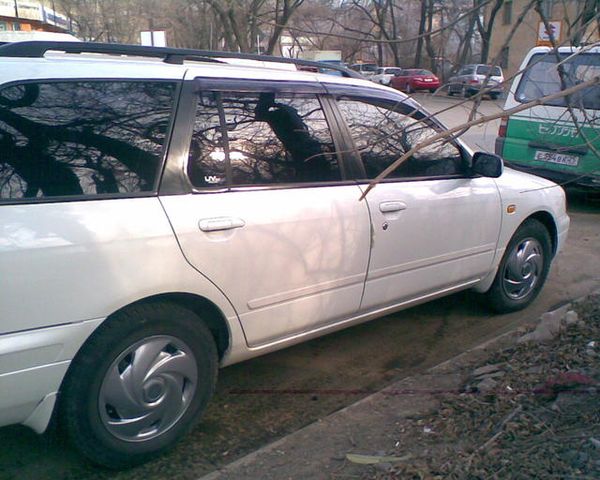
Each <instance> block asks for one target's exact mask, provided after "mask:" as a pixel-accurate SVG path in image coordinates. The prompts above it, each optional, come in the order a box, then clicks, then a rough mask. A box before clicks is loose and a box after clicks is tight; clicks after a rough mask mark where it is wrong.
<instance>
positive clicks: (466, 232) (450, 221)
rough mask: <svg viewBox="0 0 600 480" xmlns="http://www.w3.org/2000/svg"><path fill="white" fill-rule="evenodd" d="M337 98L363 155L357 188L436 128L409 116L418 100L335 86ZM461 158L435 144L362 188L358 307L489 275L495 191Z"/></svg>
mask: <svg viewBox="0 0 600 480" xmlns="http://www.w3.org/2000/svg"><path fill="white" fill-rule="evenodd" d="M336 99H337V105H338V108H339V109H340V112H341V115H342V116H343V117H344V118H345V119H346V122H347V123H348V128H349V131H350V135H351V136H352V138H353V140H354V146H355V147H356V151H358V152H360V155H361V163H362V165H363V166H364V169H365V170H364V176H363V179H364V180H362V181H361V182H360V183H361V187H362V188H363V189H364V188H366V186H367V184H368V180H370V179H373V178H375V177H376V176H377V175H378V174H379V173H381V172H382V171H383V170H384V169H385V168H386V167H387V166H388V165H389V164H391V163H392V162H393V161H394V160H396V159H397V158H399V157H400V156H401V155H402V154H403V153H404V152H405V151H407V149H410V148H411V147H412V146H415V145H416V144H418V143H420V142H422V141H423V140H425V139H426V138H427V137H428V136H431V135H433V134H434V133H436V131H437V130H439V129H438V128H437V127H435V125H434V124H432V123H430V122H427V123H425V124H423V123H419V122H417V121H416V120H415V119H414V118H411V117H409V116H408V113H409V112H411V111H414V109H415V107H416V105H415V104H413V103H412V102H411V103H409V104H403V103H402V101H403V99H402V98H395V99H394V98H393V97H392V98H388V99H385V98H381V97H374V96H372V93H371V92H369V91H365V92H348V93H345V92H343V91H340V93H339V94H338V95H336ZM398 100H400V101H398ZM417 118H418V116H417ZM348 148H349V149H350V148H351V147H348ZM464 162H465V158H464V157H463V152H461V151H460V150H459V149H458V148H457V146H456V145H455V144H453V143H446V144H442V143H439V142H438V143H437V144H434V145H432V146H430V147H427V148H425V149H424V150H422V151H421V152H418V153H416V154H415V155H413V157H411V158H410V159H409V160H408V161H406V162H405V163H404V164H403V165H402V166H400V167H399V168H398V169H397V170H396V171H395V172H393V173H392V174H391V175H390V176H389V178H387V179H386V180H384V181H382V182H381V183H379V184H378V185H377V186H376V187H375V188H374V189H373V190H371V191H370V192H369V193H368V195H367V196H366V202H367V204H368V206H369V211H370V214H371V228H372V243H371V258H370V262H369V271H368V275H367V282H366V285H365V293H364V296H363V301H362V304H361V309H362V310H372V309H376V308H384V307H386V306H390V305H394V304H399V303H404V302H410V301H414V300H416V299H420V298H427V297H429V296H431V295H435V294H439V293H444V292H449V291H452V290H454V289H459V288H464V287H466V286H469V285H472V284H474V283H476V282H477V281H478V280H479V279H481V278H483V277H484V276H485V275H486V274H487V273H488V272H489V270H490V268H491V264H492V261H493V258H494V255H495V250H496V243H497V240H498V234H499V230H500V221H501V205H500V196H499V193H498V190H497V188H496V184H495V182H494V181H493V179H490V178H472V177H470V176H469V175H468V174H467V173H466V170H465V164H464Z"/></svg>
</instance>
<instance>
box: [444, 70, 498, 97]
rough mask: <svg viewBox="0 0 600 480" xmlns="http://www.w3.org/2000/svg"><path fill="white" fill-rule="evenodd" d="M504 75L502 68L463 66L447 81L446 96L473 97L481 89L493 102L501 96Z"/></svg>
mask: <svg viewBox="0 0 600 480" xmlns="http://www.w3.org/2000/svg"><path fill="white" fill-rule="evenodd" d="M503 82H504V74H503V73H502V68H500V67H498V66H492V65H484V64H473V65H465V66H464V67H462V68H461V69H460V70H459V71H458V73H457V74H456V75H455V76H453V77H451V78H450V79H449V80H448V95H450V96H452V95H455V94H459V95H462V96H464V97H467V96H471V95H475V94H477V93H479V92H480V91H481V90H482V89H484V90H485V91H486V94H488V95H489V96H490V98H492V99H493V100H495V99H496V98H498V97H499V96H500V95H502V92H503V86H502V83H503Z"/></svg>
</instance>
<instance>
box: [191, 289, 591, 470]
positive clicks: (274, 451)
mask: <svg viewBox="0 0 600 480" xmlns="http://www.w3.org/2000/svg"><path fill="white" fill-rule="evenodd" d="M596 293H600V290H597V291H594V292H591V293H590V294H588V295H585V296H583V297H581V298H578V299H575V300H571V301H570V302H568V303H566V304H563V305H561V306H559V307H558V308H555V309H554V310H550V311H548V312H546V313H549V314H553V313H557V312H560V311H563V310H565V309H569V308H570V307H572V306H573V304H575V303H578V302H580V301H582V300H584V299H586V298H588V297H590V296H591V295H593V294H596ZM540 319H541V316H540V317H538V318H537V319H535V320H533V319H532V320H531V321H528V322H526V323H525V325H528V324H535V323H539V322H540ZM522 329H523V325H520V326H519V327H516V328H513V329H512V330H510V331H508V332H505V333H502V334H500V335H498V336H496V337H493V338H491V339H489V340H487V341H485V342H483V343H481V344H479V345H477V346H475V347H472V348H470V349H468V350H466V351H465V352H462V353H460V354H458V355H456V356H454V357H452V358H450V359H448V360H445V361H444V362H441V363H439V364H437V365H435V366H433V367H430V368H428V369H426V370H424V371H423V372H421V373H419V374H417V375H409V376H407V377H404V378H402V379H399V380H397V381H395V382H394V383H392V384H391V385H388V386H387V387H385V388H383V389H382V390H380V391H378V392H375V393H373V394H371V395H369V396H367V397H365V398H362V399H361V400H358V401H357V402H354V403H352V404H350V405H348V406H346V407H344V408H342V409H341V410H337V411H335V412H333V413H331V414H330V415H327V416H326V417H324V418H322V419H319V420H317V421H315V422H313V423H310V424H308V425H306V426H304V427H302V428H301V429H299V430H297V431H295V432H292V433H290V434H288V435H285V436H284V437H282V438H280V439H278V440H275V441H274V442H271V443H269V444H267V445H265V446H264V447H261V448H259V449H258V450H255V451H254V452H251V453H249V454H246V455H244V456H243V457H241V458H239V459H238V460H235V461H233V462H232V463H229V464H227V465H224V466H223V467H221V468H220V469H218V470H215V471H214V472H211V473H209V474H206V475H204V476H202V477H199V478H198V479H197V480H225V479H229V478H259V477H256V476H252V475H251V474H250V476H245V475H243V474H242V473H241V471H243V470H244V469H247V468H252V467H253V466H255V465H256V464H257V460H258V459H259V458H261V459H262V463H261V465H263V466H264V468H265V470H267V469H268V470H269V471H270V473H271V474H272V473H273V470H276V469H277V468H278V467H282V465H283V464H282V460H284V459H285V456H286V454H287V453H286V450H287V451H288V452H289V451H290V450H291V451H293V450H294V444H296V445H297V444H299V443H300V442H302V441H306V440H307V439H310V438H315V439H317V440H318V439H320V438H322V433H321V432H319V430H321V429H324V428H326V432H327V435H331V436H335V424H336V423H338V424H339V421H340V419H341V420H342V421H345V420H346V419H348V418H352V417H353V414H354V413H356V412H357V411H361V410H365V409H366V410H367V411H373V412H375V411H377V410H378V408H377V407H378V406H380V405H383V404H384V403H389V401H388V399H389V397H391V396H394V392H397V391H403V389H406V385H407V384H408V385H411V384H415V383H416V384H419V383H420V382H419V379H421V381H423V380H424V378H423V377H428V376H429V377H432V376H436V375H438V376H448V377H454V379H456V378H457V372H458V371H459V370H462V369H463V368H464V367H468V366H469V364H474V363H477V362H479V361H481V360H483V359H484V358H485V357H487V356H488V355H489V351H490V350H497V349H500V348H503V347H506V346H509V345H512V344H516V342H517V339H518V338H519V337H520V336H521V334H522ZM452 374H453V375H452ZM429 388H430V386H429V385H428V387H426V388H423V389H422V391H421V393H418V394H417V395H423V394H425V395H428V396H430V395H431V393H433V391H432V390H429ZM417 390H419V389H417ZM430 392H431V393H430ZM286 444H287V445H286ZM290 447H291V448H290ZM273 456H274V457H275V459H272V458H270V457H273ZM269 463H270V464H271V466H272V468H271V469H269V467H268V465H269ZM316 463H317V462H315V464H316ZM322 473H325V471H324V470H323V472H322ZM266 477H267V475H265V478H266ZM269 478H271V477H269ZM273 478H277V477H273ZM290 478H292V477H290ZM298 478H301V477H298ZM324 478H325V477H324Z"/></svg>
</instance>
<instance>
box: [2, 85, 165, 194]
mask: <svg viewBox="0 0 600 480" xmlns="http://www.w3.org/2000/svg"><path fill="white" fill-rule="evenodd" d="M175 90H176V84H175V83H174V82H161V81H58V82H39V83H33V82H28V83H22V84H13V85H11V86H7V87H4V88H2V89H0V144H1V145H0V152H1V156H0V200H13V201H14V200H26V199H41V198H47V197H73V196H97V195H102V194H124V195H127V194H135V193H141V192H151V191H154V190H155V189H156V184H157V180H158V175H159V171H160V167H161V164H162V153H163V147H164V143H165V138H166V135H167V130H168V128H169V125H170V120H171V114H172V106H173V100H174V96H175Z"/></svg>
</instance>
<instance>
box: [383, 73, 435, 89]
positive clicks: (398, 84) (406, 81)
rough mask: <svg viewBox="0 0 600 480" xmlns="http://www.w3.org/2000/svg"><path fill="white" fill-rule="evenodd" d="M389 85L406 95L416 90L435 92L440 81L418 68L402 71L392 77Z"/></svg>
mask: <svg viewBox="0 0 600 480" xmlns="http://www.w3.org/2000/svg"><path fill="white" fill-rule="evenodd" d="M390 85H391V86H392V87H394V88H396V89H398V90H402V91H405V92H406V93H413V92H416V91H417V90H429V91H430V92H432V93H433V92H434V91H436V90H437V89H438V88H440V79H439V78H437V77H436V76H435V75H434V74H433V73H431V72H430V71H429V70H423V69H420V68H409V69H402V70H401V71H400V73H398V74H397V75H396V76H394V77H392V81H391V82H390Z"/></svg>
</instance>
